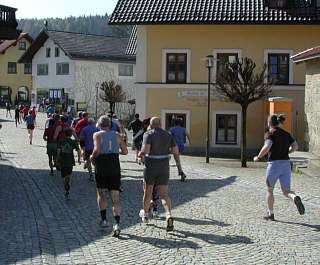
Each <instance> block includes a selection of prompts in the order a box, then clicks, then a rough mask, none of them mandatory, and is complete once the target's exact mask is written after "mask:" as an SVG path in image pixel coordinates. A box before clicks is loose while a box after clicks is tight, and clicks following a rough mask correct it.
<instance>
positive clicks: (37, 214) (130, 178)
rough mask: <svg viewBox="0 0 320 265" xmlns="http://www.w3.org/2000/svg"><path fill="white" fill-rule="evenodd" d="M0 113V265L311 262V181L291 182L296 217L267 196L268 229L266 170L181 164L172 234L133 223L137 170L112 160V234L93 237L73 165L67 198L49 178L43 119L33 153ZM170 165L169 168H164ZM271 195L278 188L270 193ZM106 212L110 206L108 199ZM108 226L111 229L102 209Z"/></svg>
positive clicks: (315, 246)
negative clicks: (115, 205)
mask: <svg viewBox="0 0 320 265" xmlns="http://www.w3.org/2000/svg"><path fill="white" fill-rule="evenodd" d="M4 113H5V112H4V111H3V110H0V122H1V123H2V125H3V128H2V129H1V130H0V150H1V152H2V156H3V159H1V160H0V220H1V221H0V264H1V265H2V264H35V265H38V264H50V265H51V264H61V265H62V264H197V265H198V264H320V215H319V213H320V211H319V210H320V185H319V184H320V178H312V177H307V176H305V175H303V174H293V176H292V188H293V189H294V190H296V192H297V193H299V194H300V195H301V197H302V199H303V201H304V203H305V207H306V214H305V215H303V216H300V215H299V214H298V212H297V210H296V208H295V206H294V204H293V203H292V202H290V201H289V200H287V199H286V198H284V197H283V196H282V195H281V192H280V190H279V189H278V188H277V189H276V193H275V199H276V203H275V217H276V219H277V221H276V222H265V221H264V220H263V219H262V216H263V215H264V214H265V213H266V206H265V187H264V185H265V184H264V174H265V168H264V167H265V163H257V164H253V163H249V168H245V169H244V168H241V167H240V166H239V165H240V163H239V164H238V163H237V162H236V163H235V162H234V161H231V160H218V159H211V163H210V164H209V165H208V164H206V163H204V160H205V159H204V158H199V157H187V156H184V157H183V158H182V163H183V167H184V169H185V172H186V174H187V176H188V179H187V182H185V183H181V182H180V181H179V178H178V176H177V171H176V168H175V167H174V166H173V165H172V167H171V180H170V184H169V185H170V186H169V193H170V197H171V199H172V204H173V210H172V213H173V215H174V217H175V230H174V232H172V233H166V231H165V221H164V220H165V218H164V217H165V215H164V213H163V210H162V207H160V218H158V219H156V220H151V221H150V222H149V224H147V225H146V224H141V222H140V219H139V217H138V212H139V210H140V208H141V204H142V203H141V199H142V178H141V175H142V167H141V166H139V165H137V164H136V163H134V162H133V161H134V154H133V152H132V151H130V154H129V155H127V156H122V157H121V168H122V186H123V189H124V192H122V193H121V204H122V215H121V228H122V231H121V236H120V238H119V239H117V238H113V237H111V226H110V227H109V228H108V229H105V230H101V229H100V228H99V226H98V222H99V220H100V214H99V211H98V208H97V205H96V192H95V184H94V183H91V182H89V181H88V175H87V173H86V172H85V171H84V170H83V166H82V165H81V166H78V165H77V166H76V167H75V168H74V174H73V179H72V185H71V200H70V201H65V199H64V195H63V185H62V182H61V178H60V176H59V174H58V173H57V172H55V175H54V176H53V177H51V176H49V170H48V165H47V163H48V162H47V157H46V154H45V151H46V149H45V142H44V141H43V140H42V134H43V124H44V115H43V114H39V118H38V119H39V121H38V126H37V128H36V129H35V135H34V136H35V139H34V141H33V145H30V144H29V141H28V138H27V131H26V128H25V125H20V126H18V128H16V127H15V125H14V122H13V120H11V119H10V120H8V119H6V118H4V117H5V115H4ZM171 164H173V160H172V161H171ZM277 187H278V186H277ZM108 207H110V199H109V198H108ZM107 213H108V219H109V221H110V222H111V223H112V222H113V218H112V216H111V210H110V208H108V211H107Z"/></svg>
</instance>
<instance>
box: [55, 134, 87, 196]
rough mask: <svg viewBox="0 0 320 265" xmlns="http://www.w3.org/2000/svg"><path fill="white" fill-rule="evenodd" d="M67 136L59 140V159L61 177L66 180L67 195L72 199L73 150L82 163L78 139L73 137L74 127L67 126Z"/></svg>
mask: <svg viewBox="0 0 320 265" xmlns="http://www.w3.org/2000/svg"><path fill="white" fill-rule="evenodd" d="M64 135H65V138H63V139H61V140H60V141H59V142H58V147H57V161H58V164H59V167H60V171H61V177H62V178H63V180H64V188H65V197H66V199H67V200H68V199H70V182H71V175H72V168H73V166H75V160H74V155H73V150H76V151H77V152H78V163H79V165H80V164H81V161H80V158H81V151H80V148H79V145H78V142H77V141H76V140H73V139H71V136H72V129H71V128H66V129H65V130H64Z"/></svg>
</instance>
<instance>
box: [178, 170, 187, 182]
mask: <svg viewBox="0 0 320 265" xmlns="http://www.w3.org/2000/svg"><path fill="white" fill-rule="evenodd" d="M179 176H180V177H181V181H182V182H184V181H186V177H187V176H186V174H184V173H183V171H181V172H180V173H179Z"/></svg>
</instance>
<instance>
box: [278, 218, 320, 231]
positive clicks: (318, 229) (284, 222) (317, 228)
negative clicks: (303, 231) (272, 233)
mask: <svg viewBox="0 0 320 265" xmlns="http://www.w3.org/2000/svg"><path fill="white" fill-rule="evenodd" d="M275 221H276V222H278V223H283V224H290V225H301V226H305V227H309V228H312V229H313V230H314V231H316V232H320V225H310V224H306V223H295V222H286V221H279V220H275Z"/></svg>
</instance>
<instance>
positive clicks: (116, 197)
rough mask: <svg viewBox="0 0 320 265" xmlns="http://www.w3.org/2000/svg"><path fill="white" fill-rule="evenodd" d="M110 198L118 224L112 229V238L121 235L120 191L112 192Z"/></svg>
mask: <svg viewBox="0 0 320 265" xmlns="http://www.w3.org/2000/svg"><path fill="white" fill-rule="evenodd" d="M110 197H111V202H112V212H113V216H114V219H115V222H116V223H115V224H114V225H113V227H112V236H114V237H118V236H119V234H120V213H121V205H120V192H119V190H110Z"/></svg>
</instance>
